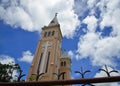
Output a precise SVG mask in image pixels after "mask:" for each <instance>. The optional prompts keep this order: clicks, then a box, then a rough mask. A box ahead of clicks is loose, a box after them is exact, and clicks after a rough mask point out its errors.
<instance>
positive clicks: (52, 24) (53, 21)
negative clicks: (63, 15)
mask: <svg viewBox="0 0 120 86" xmlns="http://www.w3.org/2000/svg"><path fill="white" fill-rule="evenodd" d="M54 25H59V23H58V19H57V13H56V14H55V17H54V18H53V20H52V21H51V22H50V23H49V25H48V26H54Z"/></svg>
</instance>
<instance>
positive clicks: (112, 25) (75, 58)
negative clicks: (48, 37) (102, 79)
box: [0, 0, 120, 86]
mask: <svg viewBox="0 0 120 86" xmlns="http://www.w3.org/2000/svg"><path fill="white" fill-rule="evenodd" d="M119 4H120V1H119V0H67V1H66V2H65V1H64V0H53V1H52V2H51V1H50V0H44V1H43V0H0V62H2V63H3V64H5V63H9V62H10V61H14V62H15V63H19V64H20V66H21V68H22V69H23V72H24V73H26V74H27V73H28V70H29V66H30V64H31V61H32V58H33V57H34V54H35V51H36V47H37V44H38V41H39V39H40V36H41V28H42V27H43V26H47V25H48V24H49V23H50V21H51V20H52V19H53V17H54V15H55V13H56V12H58V21H59V23H60V26H61V31H62V34H63V41H62V48H63V49H66V51H67V52H68V55H69V56H70V58H71V60H72V64H71V70H72V76H71V77H72V78H80V77H81V76H80V75H78V74H75V73H74V71H76V70H80V67H81V66H82V67H83V69H84V70H91V71H92V72H91V73H88V74H86V77H87V78H90V77H99V76H106V74H105V73H104V72H99V71H98V69H99V68H104V65H108V68H109V70H112V69H116V70H118V71H119V70H120V66H119V65H120V63H119V61H120V46H119V44H120V15H119V14H120V5H119ZM112 75H119V73H118V74H116V73H113V74H112ZM24 78H25V77H24ZM97 86H119V84H118V83H110V84H100V85H97Z"/></svg>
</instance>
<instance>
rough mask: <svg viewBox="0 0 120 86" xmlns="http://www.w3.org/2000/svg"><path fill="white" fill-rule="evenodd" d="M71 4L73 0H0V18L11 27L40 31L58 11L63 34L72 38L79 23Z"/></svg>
mask: <svg viewBox="0 0 120 86" xmlns="http://www.w3.org/2000/svg"><path fill="white" fill-rule="evenodd" d="M73 6H74V0H67V1H66V2H65V1H64V0H57V1H56V0H54V1H52V2H51V0H1V3H0V19H2V20H3V21H4V22H5V23H6V24H9V25H11V26H13V27H21V28H22V29H24V30H27V31H39V32H41V27H43V26H44V25H48V24H49V22H50V21H51V20H52V19H53V17H54V14H55V13H56V12H58V20H59V23H60V25H61V30H62V33H63V36H66V37H67V38H72V37H73V36H74V35H75V31H76V28H77V26H78V25H79V20H78V16H77V15H76V14H75V13H74V10H73Z"/></svg>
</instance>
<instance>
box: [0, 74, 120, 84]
mask: <svg viewBox="0 0 120 86" xmlns="http://www.w3.org/2000/svg"><path fill="white" fill-rule="evenodd" d="M107 82H109V83H111V82H120V76H111V77H99V78H82V79H70V80H55V81H39V82H0V86H53V85H73V84H74V85H75V84H84V86H85V84H95V83H107ZM90 86H94V85H90Z"/></svg>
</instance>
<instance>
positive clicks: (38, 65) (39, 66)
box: [37, 53, 43, 74]
mask: <svg viewBox="0 0 120 86" xmlns="http://www.w3.org/2000/svg"><path fill="white" fill-rule="evenodd" d="M42 56H43V53H41V55H40V58H39V63H38V69H37V74H38V73H39V69H40V65H41V60H42Z"/></svg>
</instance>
